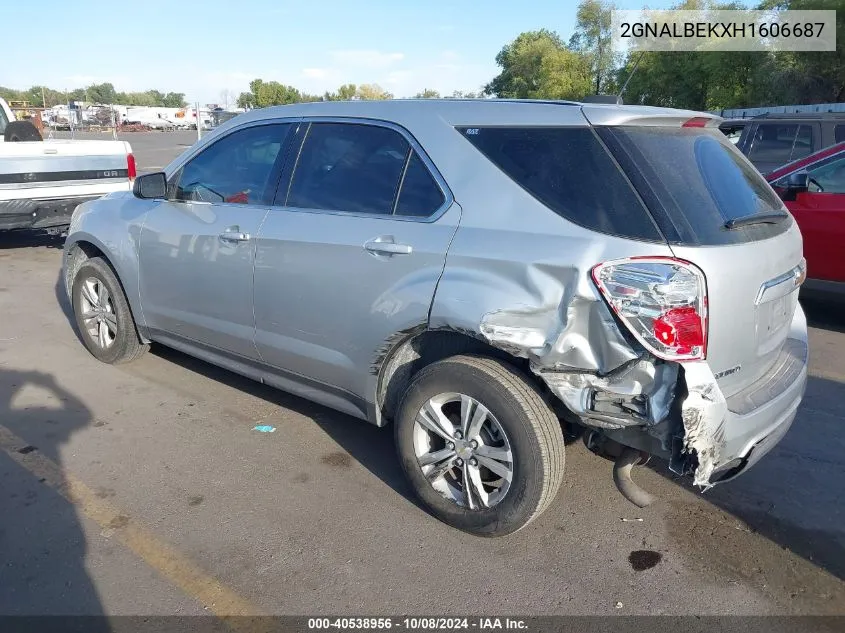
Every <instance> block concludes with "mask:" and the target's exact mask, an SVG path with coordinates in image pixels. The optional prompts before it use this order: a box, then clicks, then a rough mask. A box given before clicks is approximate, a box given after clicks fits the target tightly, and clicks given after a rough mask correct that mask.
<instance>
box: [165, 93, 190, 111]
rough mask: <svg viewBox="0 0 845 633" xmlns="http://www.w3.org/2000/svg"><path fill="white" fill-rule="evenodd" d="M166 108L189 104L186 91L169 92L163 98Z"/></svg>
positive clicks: (182, 106) (181, 106)
mask: <svg viewBox="0 0 845 633" xmlns="http://www.w3.org/2000/svg"><path fill="white" fill-rule="evenodd" d="M161 104H162V105H163V106H164V107H166V108H184V107H185V106H186V105H187V102H186V101H185V93H184V92H168V93H167V94H166V95H164V98H163V99H162V100H161Z"/></svg>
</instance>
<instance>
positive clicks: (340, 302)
mask: <svg viewBox="0 0 845 633" xmlns="http://www.w3.org/2000/svg"><path fill="white" fill-rule="evenodd" d="M292 153H293V152H292ZM431 167H432V166H431V165H430V164H429V163H428V162H427V160H426V159H425V158H424V157H423V154H422V152H421V150H420V149H419V148H415V147H413V146H412V144H411V143H410V142H409V141H408V139H407V138H406V137H405V136H404V135H403V134H401V133H400V132H399V131H397V130H395V129H392V128H390V127H385V126H379V125H369V124H357V123H312V124H311V125H310V128H309V129H307V130H306V131H305V140H304V143H303V145H302V149H301V151H300V153H299V158H298V162H297V163H296V166H295V170H294V171H293V174H292V177H291V180H290V188H289V192H288V193H287V196H286V199H285V197H284V196H283V197H282V198H281V199H280V200H277V203H278V204H279V205H280V206H277V207H274V208H273V209H272V210H271V211H270V213H269V214H268V216H267V219H266V220H265V222H264V225H263V227H262V229H261V232H260V233H259V239H258V244H257V251H256V264H255V319H256V345H257V347H258V350H259V352H260V354H261V357H262V359H263V360H264V361H265V362H267V363H269V364H271V365H274V366H276V367H279V368H282V369H285V370H289V371H291V372H293V373H296V374H299V375H300V376H301V377H305V378H308V379H312V380H316V381H318V382H319V383H321V384H322V385H330V386H333V387H336V388H338V389H339V390H341V392H342V393H341V395H340V398H341V399H343V398H344V397H345V396H344V395H343V393H345V394H352V395H354V396H357V397H358V398H366V396H367V395H368V393H369V392H370V390H371V388H372V382H373V380H374V378H373V372H374V370H373V367H374V365H375V364H376V363H377V362H378V358H379V354H380V353H381V354H382V355H383V354H384V352H385V351H386V348H385V346H386V344H387V343H388V342H389V340H390V339H391V337H395V336H396V335H397V333H400V334H401V332H403V331H408V330H409V329H412V328H414V327H419V326H423V325H425V324H426V323H427V321H428V312H429V308H430V305H431V301H432V298H433V296H434V291H435V287H436V285H437V280H438V279H439V277H440V274H441V273H442V271H443V267H444V265H445V258H446V251H447V249H448V246H449V243H450V241H451V239H452V236H453V235H454V233H455V229H456V228H457V225H458V221H459V219H460V212H461V210H460V207H459V206H458V205H457V204H455V203H452V202H451V197H450V196H449V194H448V190H447V189H446V187H445V185H444V184H443V183H442V181H440V180H439V179H438V178H436V177H435V176H434V175H433V171H432V169H431ZM317 388H318V389H320V387H319V386H318V387H317Z"/></svg>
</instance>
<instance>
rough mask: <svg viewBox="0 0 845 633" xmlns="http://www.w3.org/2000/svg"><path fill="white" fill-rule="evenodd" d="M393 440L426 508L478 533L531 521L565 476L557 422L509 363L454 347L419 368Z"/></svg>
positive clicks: (493, 533) (495, 533)
mask: <svg viewBox="0 0 845 633" xmlns="http://www.w3.org/2000/svg"><path fill="white" fill-rule="evenodd" d="M395 439H396V448H397V451H398V453H399V458H400V461H401V463H402V468H403V469H404V471H405V474H406V476H407V477H408V480H409V481H410V483H411V485H412V486H413V488H414V490H415V492H416V494H417V496H418V497H419V498H420V500H421V501H422V502H423V503H424V504H425V505H426V507H428V509H429V510H430V511H431V512H432V514H434V515H435V516H436V517H437V518H438V519H440V520H441V521H443V522H444V523H447V524H449V525H451V526H453V527H456V528H458V529H460V530H464V531H466V532H470V533H472V534H476V535H479V536H504V535H506V534H510V533H512V532H516V531H517V530H519V529H521V528H523V527H525V526H526V525H528V524H529V523H530V522H531V521H533V520H534V519H535V518H537V517H538V516H539V515H540V514H542V512H543V511H544V510H545V509H546V508H547V507H548V506H549V504H550V503H551V502H552V500H553V499H554V497H555V495H556V493H557V491H558V489H559V487H560V483H561V480H562V479H563V467H564V441H563V433H562V432H561V427H560V422H559V421H558V419H557V417H556V416H555V415H554V413H553V412H552V410H551V409H550V408H549V406H548V405H547V404H546V402H545V401H544V400H543V398H542V397H541V396H540V394H539V393H538V392H537V390H536V389H534V387H533V386H532V385H531V384H530V382H529V381H528V380H527V379H526V378H525V377H524V376H523V375H522V374H521V373H520V372H519V371H518V370H517V369H516V368H515V367H513V366H512V365H510V364H508V363H505V362H502V361H500V360H496V359H492V358H486V357H480V356H469V355H466V356H454V357H451V358H447V359H445V360H441V361H438V362H436V363H432V364H431V365H429V366H428V367H425V368H424V369H422V370H421V371H420V372H419V373H418V374H417V375H416V376H414V378H413V379H412V380H411V384H410V385H409V387H408V389H407V391H406V392H405V396H404V397H403V400H402V404H401V405H400V407H399V411H398V415H397V417H396V421H395Z"/></svg>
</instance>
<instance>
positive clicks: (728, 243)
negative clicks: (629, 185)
mask: <svg viewBox="0 0 845 633" xmlns="http://www.w3.org/2000/svg"><path fill="white" fill-rule="evenodd" d="M597 130H598V132H599V134H600V135H601V136H602V138H603V139H604V140H605V141H606V143H607V144H608V146H609V147H610V149H611V151H612V152H613V153H614V155H615V156H616V157H617V160H619V162H620V164H621V165H622V166H623V169H624V170H625V171H626V173H627V174H628V175H629V177H630V178H631V180H632V182H633V183H634V185H635V186H636V188H637V190H638V191H639V193H640V195H641V196H642V197H643V199H644V200H645V202H646V204H647V205H648V207H649V210H650V211H651V212H652V214H653V215H654V217H655V220H656V221H657V223H658V225H659V226H660V228H661V231H662V232H663V234H664V235H665V236H666V239H667V242H668V243H669V245H670V247H671V249H672V251H673V252H674V254H675V256H676V257H679V258H681V259H684V260H687V261H690V262H692V263H693V264H695V265H696V266H698V267H699V268H700V269H701V270H702V271H703V272H704V274H705V276H706V281H707V290H708V293H707V294H708V343H707V362H708V364H709V365H710V368H711V369H712V371H713V373H714V374H715V375H716V376H717V377H718V376H720V375H721V376H722V377H720V378H719V379H718V380H719V385H720V387H721V389H722V391H723V392H724V394H725V395H726V396H731V395H733V394H734V393H736V392H738V391H740V390H742V389H743V388H745V387H746V386H748V385H750V384H752V383H753V382H755V381H756V380H757V379H758V378H760V377H761V376H762V375H764V374H765V373H766V372H767V371H768V370H769V369H770V367H771V366H772V364H773V363H774V362H775V360H776V359H777V356H778V354H779V352H780V350H781V348H782V346H783V344H784V342H785V340H786V338H787V334H788V332H789V327H790V324H791V322H792V317H793V314H794V312H795V309H796V307H797V301H798V292H797V290H798V286H797V284H796V281H795V280H796V279H797V278H799V277H800V274H799V273H800V271H801V270H802V266H803V263H802V242H801V234H800V232H799V230H798V226H797V225H796V223H795V222H794V220H793V219H792V217H791V216H789V214H788V213H787V212H786V209H785V208H784V206H783V203H782V201H781V200H780V199H779V198H778V197H777V195H776V194H775V192H774V191H773V190H772V189H771V187H770V186H769V185H768V183H766V181H765V180H764V179H763V178H762V177H761V176H760V174H759V173H758V172H757V171H756V170H755V169H754V168H753V167H752V166H751V164H750V163H749V162H748V161H747V160H746V159H745V157H744V156H742V154H741V153H740V152H739V151H737V150H736V148H734V147H733V145H732V144H731V143H730V141H729V140H727V139H726V138H725V137H724V135H723V134H722V133H721V132H719V131H718V129H715V128H701V127H680V126H678V125H677V124H675V125H672V126H670V125H665V126H661V125H631V126H625V125H621V126H613V127H604V128H597ZM794 141H795V137H794V136H793V138H792V143H793V144H794ZM790 151H792V150H791V149H790Z"/></svg>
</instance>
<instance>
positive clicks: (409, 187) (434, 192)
mask: <svg viewBox="0 0 845 633" xmlns="http://www.w3.org/2000/svg"><path fill="white" fill-rule="evenodd" d="M445 201H446V198H445V197H444V196H443V192H442V191H441V190H440V187H439V186H438V185H437V182H436V181H435V180H434V177H433V176H432V175H431V172H430V171H428V167H426V166H425V163H423V161H422V159H421V158H420V156H419V154H417V153H416V152H415V151H414V150H411V155H410V157H409V158H408V167H407V168H406V169H405V176H404V177H403V178H402V188H401V189H400V191H399V199H398V200H397V201H396V215H407V216H413V217H418V218H427V217H428V216H430V215H432V214H433V213H434V212H435V211H437V210H438V209H439V208H440V207H442V206H443V203H444V202H445Z"/></svg>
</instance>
